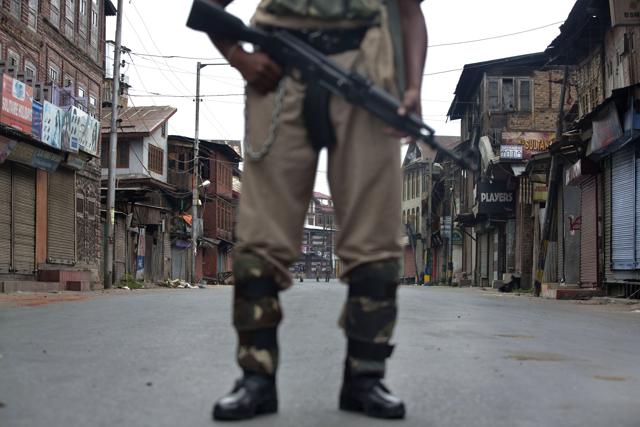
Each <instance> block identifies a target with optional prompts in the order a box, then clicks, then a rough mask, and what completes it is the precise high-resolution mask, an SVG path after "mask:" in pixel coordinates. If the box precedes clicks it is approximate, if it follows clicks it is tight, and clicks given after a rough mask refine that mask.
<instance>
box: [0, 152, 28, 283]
mask: <svg viewBox="0 0 640 427" xmlns="http://www.w3.org/2000/svg"><path fill="white" fill-rule="evenodd" d="M35 246H36V172H35V169H33V168H30V167H27V166H22V165H19V164H16V163H9V162H7V163H4V164H2V165H0V273H15V274H33V273H34V272H35V269H36V265H35Z"/></svg>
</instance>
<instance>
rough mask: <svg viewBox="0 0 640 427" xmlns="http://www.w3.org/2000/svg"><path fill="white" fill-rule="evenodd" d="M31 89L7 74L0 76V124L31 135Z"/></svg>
mask: <svg viewBox="0 0 640 427" xmlns="http://www.w3.org/2000/svg"><path fill="white" fill-rule="evenodd" d="M32 101H33V88H32V87H31V86H27V85H26V84H24V83H23V82H21V81H20V80H16V79H14V78H13V77H11V76H10V75H8V74H3V75H2V107H1V108H0V123H4V124H6V125H8V126H11V127H12V128H15V129H17V130H19V131H21V132H24V133H26V134H31V117H32V115H31V111H32Z"/></svg>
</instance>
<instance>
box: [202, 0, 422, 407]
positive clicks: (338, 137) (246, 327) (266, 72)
mask: <svg viewBox="0 0 640 427" xmlns="http://www.w3.org/2000/svg"><path fill="white" fill-rule="evenodd" d="M216 1H217V2H218V3H220V4H222V5H227V4H228V3H230V1H227V0H216ZM419 3H420V0H387V1H386V4H383V0H346V1H345V0H261V2H260V4H259V6H258V9H257V11H256V13H255V15H254V17H253V21H252V22H253V25H256V26H259V27H261V28H263V29H265V30H271V29H274V28H278V29H280V30H282V29H285V30H286V31H289V32H290V33H291V34H293V35H295V36H297V37H299V38H300V39H302V40H303V41H305V42H306V43H308V44H310V45H312V46H313V47H315V48H316V49H318V50H320V51H322V52H323V53H324V54H326V55H327V56H329V57H330V58H331V59H332V60H334V61H336V62H337V63H339V64H340V65H342V66H343V67H345V68H349V69H354V70H356V71H358V72H360V73H361V74H364V75H366V76H367V77H368V78H370V79H371V80H373V81H374V82H375V83H376V84H377V85H379V86H380V87H382V88H384V89H386V90H387V91H389V92H392V93H395V94H396V95H398V96H400V97H401V99H402V101H403V102H402V103H403V107H402V108H401V110H402V111H400V113H401V114H405V113H406V112H407V111H415V112H418V113H419V104H420V102H419V101H420V88H421V81H422V73H423V67H424V62H425V59H426V46H427V32H426V27H425V21H424V16H423V14H422V11H421V9H420V4H419ZM213 42H214V43H215V45H216V47H217V48H218V49H219V51H220V52H221V53H222V54H223V55H224V56H225V57H226V58H227V60H228V61H229V63H230V64H231V66H233V67H234V68H236V69H237V70H238V71H239V72H240V73H241V74H242V76H243V77H244V79H245V80H246V81H247V84H248V85H247V101H246V116H247V121H246V135H245V144H246V146H245V154H246V156H247V161H246V162H245V168H244V172H243V187H242V196H241V202H240V214H239V223H238V227H237V233H238V246H237V249H236V255H235V257H234V263H233V271H234V275H235V280H236V282H235V288H234V302H233V324H234V327H235V328H236V330H237V333H238V348H237V362H238V364H239V365H240V367H241V369H242V371H243V376H242V378H240V379H239V380H238V381H237V383H236V385H235V387H234V388H233V390H232V391H231V392H230V393H229V394H228V395H227V396H225V397H223V398H222V399H220V400H219V401H218V402H217V403H216V405H215V407H214V413H213V416H214V418H215V419H221V420H233V419H244V418H251V417H253V416H255V415H258V414H265V413H273V412H276V411H277V408H278V398H277V391H276V378H275V377H276V370H277V367H278V343H277V327H278V324H279V323H280V321H281V319H282V310H281V307H280V302H279V299H278V293H279V291H281V290H284V289H286V288H288V287H289V286H290V285H291V278H290V275H289V271H288V269H287V268H288V266H289V265H291V263H293V262H294V261H295V260H296V259H297V258H298V253H299V244H300V242H299V240H300V234H301V230H302V227H303V224H304V220H305V215H306V212H307V207H308V206H309V201H310V198H311V196H312V191H313V184H314V178H315V169H316V166H317V161H318V152H319V150H320V148H322V146H323V145H326V146H327V147H328V152H329V167H328V169H329V171H328V179H329V184H330V186H331V193H332V195H333V199H334V202H335V209H336V215H337V220H338V222H339V223H340V224H341V226H342V227H341V230H340V231H339V232H338V235H337V241H336V251H337V254H338V255H339V256H340V258H341V259H342V260H343V262H344V269H343V270H342V274H341V278H342V280H343V281H345V282H346V283H347V284H348V297H347V301H346V304H345V306H344V308H343V311H342V315H341V318H340V321H339V324H340V326H341V327H342V328H343V329H344V332H345V336H346V340H347V352H346V360H345V367H344V377H343V384H342V389H341V391H340V399H339V407H340V409H342V410H348V411H358V412H364V413H365V414H366V415H368V416H373V417H380V418H403V417H404V415H405V408H404V404H403V402H402V401H401V400H400V399H398V398H397V397H395V396H394V395H393V394H392V393H391V392H390V391H389V389H388V388H387V387H386V386H385V385H384V384H383V383H382V379H383V377H384V374H385V360H386V359H387V358H388V357H389V356H390V355H391V352H392V350H393V346H392V345H390V344H389V342H390V340H391V335H392V332H393V329H394V326H395V322H396V317H397V305H396V290H397V285H398V273H399V271H398V269H399V258H400V256H401V255H402V252H401V248H400V246H399V239H398V237H399V233H400V222H401V218H400V211H401V210H400V191H399V189H400V188H401V174H400V150H399V146H398V135H394V134H393V132H390V131H389V130H388V129H387V127H386V126H385V125H384V123H383V122H382V121H380V120H379V119H377V118H375V117H374V116H373V115H371V114H370V113H368V112H366V111H365V110H363V109H361V108H358V107H355V106H353V105H351V104H349V103H348V102H347V101H345V100H344V99H342V98H339V97H334V96H330V95H329V94H328V93H327V92H323V90H322V88H318V87H317V86H314V85H313V82H308V84H304V83H301V82H298V81H296V80H295V79H293V78H289V77H284V78H283V74H282V70H281V69H280V67H279V66H278V65H277V64H276V63H275V62H273V61H272V60H271V59H270V58H269V57H268V56H267V55H266V54H264V53H262V52H260V51H254V52H246V51H245V50H243V48H242V46H241V45H240V44H238V43H237V42H236V41H233V40H225V39H219V38H218V39H214V40H213Z"/></svg>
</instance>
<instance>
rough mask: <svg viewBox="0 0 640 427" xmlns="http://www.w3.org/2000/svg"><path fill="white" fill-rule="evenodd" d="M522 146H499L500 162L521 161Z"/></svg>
mask: <svg viewBox="0 0 640 427" xmlns="http://www.w3.org/2000/svg"><path fill="white" fill-rule="evenodd" d="M523 148H524V147H523V146H522V145H507V144H502V145H501V146H500V159H501V160H522V156H523V155H524V150H523Z"/></svg>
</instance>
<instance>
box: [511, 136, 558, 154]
mask: <svg viewBox="0 0 640 427" xmlns="http://www.w3.org/2000/svg"><path fill="white" fill-rule="evenodd" d="M555 137H556V134H555V132H502V143H503V144H505V145H520V146H522V158H523V159H529V158H530V157H531V155H532V154H537V153H541V152H543V151H547V150H548V149H549V146H550V145H551V144H552V143H553V141H554V139H555Z"/></svg>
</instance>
